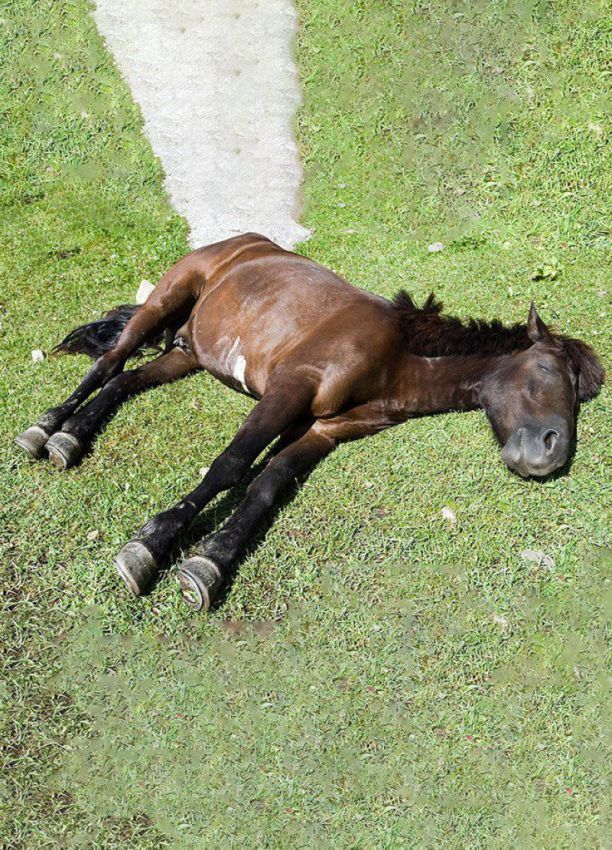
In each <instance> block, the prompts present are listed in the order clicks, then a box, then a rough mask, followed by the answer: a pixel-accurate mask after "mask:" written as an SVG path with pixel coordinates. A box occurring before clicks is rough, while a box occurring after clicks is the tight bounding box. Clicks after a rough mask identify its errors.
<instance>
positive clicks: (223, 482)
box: [207, 449, 251, 490]
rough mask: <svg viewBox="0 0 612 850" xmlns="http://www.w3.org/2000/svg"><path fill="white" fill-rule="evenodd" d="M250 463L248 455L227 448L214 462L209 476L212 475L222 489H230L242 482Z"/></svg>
mask: <svg viewBox="0 0 612 850" xmlns="http://www.w3.org/2000/svg"><path fill="white" fill-rule="evenodd" d="M250 465H251V463H250V459H249V458H248V457H245V456H244V455H243V454H241V453H238V452H236V451H233V450H232V449H226V450H225V451H224V452H223V453H222V454H220V455H219V457H218V458H216V459H215V460H214V461H213V462H212V464H211V467H210V469H209V471H208V476H207V477H210V478H211V479H212V480H213V481H214V482H215V484H216V485H217V487H218V488H219V489H220V490H229V489H230V488H231V487H234V486H235V485H236V484H239V483H240V481H241V480H242V478H243V477H244V475H245V473H246V472H247V470H248V469H249V467H250Z"/></svg>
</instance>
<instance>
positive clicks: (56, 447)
mask: <svg viewBox="0 0 612 850" xmlns="http://www.w3.org/2000/svg"><path fill="white" fill-rule="evenodd" d="M45 448H46V450H47V452H48V454H49V460H50V461H51V463H52V464H53V466H56V467H57V468H58V469H59V470H61V471H62V472H64V471H65V470H66V469H69V468H70V467H71V466H74V465H75V464H77V463H78V462H79V461H80V459H81V457H82V456H83V452H84V450H85V449H84V446H83V444H82V443H81V441H80V440H78V439H77V438H76V437H75V436H74V435H73V434H69V433H68V432H67V431H57V432H56V433H55V434H53V435H52V436H51V437H49V439H48V441H47V444H46V446H45Z"/></svg>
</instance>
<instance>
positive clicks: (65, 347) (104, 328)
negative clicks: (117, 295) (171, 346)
mask: <svg viewBox="0 0 612 850" xmlns="http://www.w3.org/2000/svg"><path fill="white" fill-rule="evenodd" d="M138 310H140V305H138V304H121V305H120V306H119V307H114V308H113V309H112V310H109V311H108V312H107V313H104V315H103V316H102V318H101V319H96V320H95V321H94V322H89V323H88V324H87V325H81V326H80V327H79V328H75V329H74V330H73V331H70V333H69V334H68V336H67V337H66V338H65V339H63V340H62V341H61V342H60V343H59V345H56V346H55V348H54V349H53V351H54V353H57V352H64V353H65V354H86V355H87V356H88V357H91V358H92V360H97V359H98V357H101V356H102V355H103V354H105V353H106V352H107V351H111V350H112V349H113V348H114V347H115V346H116V345H117V342H118V340H119V337H120V336H121V332H122V331H123V329H124V328H125V326H126V325H127V323H128V322H129V321H130V319H131V318H132V316H134V315H135V313H137V312H138ZM162 339H163V334H159V335H158V336H157V337H155V338H154V339H149V340H147V342H146V343H145V344H143V345H142V346H140V347H139V348H137V349H136V350H135V351H134V352H132V356H134V355H136V354H145V353H147V352H160V351H161V343H162Z"/></svg>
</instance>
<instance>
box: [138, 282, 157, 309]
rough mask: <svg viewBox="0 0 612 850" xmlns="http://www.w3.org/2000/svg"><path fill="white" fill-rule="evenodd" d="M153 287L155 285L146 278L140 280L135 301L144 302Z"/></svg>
mask: <svg viewBox="0 0 612 850" xmlns="http://www.w3.org/2000/svg"><path fill="white" fill-rule="evenodd" d="M154 289H155V285H154V284H152V283H151V282H150V281H148V280H142V281H141V282H140V286H139V287H138V290H137V292H136V303H137V304H144V303H145V301H146V300H147V298H148V297H149V295H150V294H151V293H152V292H153V290H154Z"/></svg>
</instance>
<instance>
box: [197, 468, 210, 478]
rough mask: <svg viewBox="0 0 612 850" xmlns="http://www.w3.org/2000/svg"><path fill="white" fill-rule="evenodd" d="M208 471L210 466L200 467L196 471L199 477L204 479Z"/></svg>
mask: <svg viewBox="0 0 612 850" xmlns="http://www.w3.org/2000/svg"><path fill="white" fill-rule="evenodd" d="M209 469H210V466H202V467H201V468H200V469H198V475H201V476H202V478H204V476H205V475H206V473H207V472H208V470H209Z"/></svg>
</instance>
